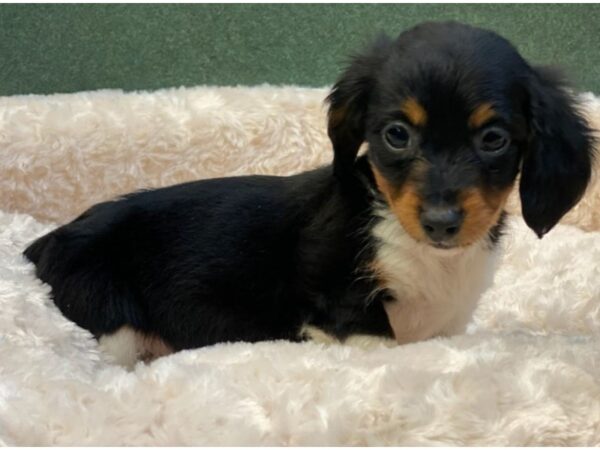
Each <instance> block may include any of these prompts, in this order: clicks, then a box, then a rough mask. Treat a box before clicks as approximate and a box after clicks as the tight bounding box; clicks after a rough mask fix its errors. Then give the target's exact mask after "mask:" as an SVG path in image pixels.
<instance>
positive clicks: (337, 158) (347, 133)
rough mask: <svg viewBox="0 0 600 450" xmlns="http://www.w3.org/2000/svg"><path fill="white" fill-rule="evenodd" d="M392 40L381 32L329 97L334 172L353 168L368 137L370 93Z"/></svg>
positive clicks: (342, 172)
mask: <svg viewBox="0 0 600 450" xmlns="http://www.w3.org/2000/svg"><path fill="white" fill-rule="evenodd" d="M391 42H392V41H391V40H390V38H389V37H387V36H386V35H381V36H379V38H378V39H377V40H376V41H375V43H374V44H373V45H372V46H371V47H370V48H369V49H368V50H367V51H365V52H363V53H362V54H359V55H357V56H354V57H353V58H352V60H351V62H350V65H349V66H348V68H347V69H346V70H345V72H344V73H343V74H342V76H341V77H340V78H339V79H338V81H337V82H336V83H335V85H334V86H333V89H332V90H331V93H330V94H329V96H328V97H327V101H328V102H329V114H328V125H327V132H328V134H329V139H330V140H331V143H332V144H333V152H334V156H333V169H334V173H335V174H336V175H337V176H338V177H340V178H343V177H346V176H347V175H348V174H349V173H351V172H352V167H353V165H354V160H355V159H356V155H357V154H358V149H359V148H360V146H361V144H362V143H363V141H364V140H365V121H366V115H367V107H368V103H369V96H370V95H371V92H372V90H373V87H374V85H375V79H376V76H377V72H378V70H379V68H380V67H381V65H382V64H383V62H384V61H385V58H386V57H387V54H388V51H389V49H390V48H391Z"/></svg>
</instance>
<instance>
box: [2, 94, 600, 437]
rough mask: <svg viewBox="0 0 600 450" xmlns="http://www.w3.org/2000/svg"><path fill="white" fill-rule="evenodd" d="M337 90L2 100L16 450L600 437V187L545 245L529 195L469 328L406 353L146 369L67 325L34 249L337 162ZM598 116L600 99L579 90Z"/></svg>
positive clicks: (221, 358) (238, 356) (187, 358)
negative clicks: (527, 216) (89, 215)
mask: <svg viewBox="0 0 600 450" xmlns="http://www.w3.org/2000/svg"><path fill="white" fill-rule="evenodd" d="M325 93H326V90H323V89H302V88H296V87H281V88H275V87H268V86H264V87H258V88H210V87H206V88H194V89H174V90H163V91H157V92H150V93H128V94H126V93H122V92H118V91H104V92H93V93H79V94H72V95H53V96H22V97H9V98H1V99H0V209H1V211H0V444H8V445H11V444H12V445H58V444H62V445H77V444H79V445H267V444H268V445H429V444H445V445H584V446H585V445H587V446H593V445H600V264H599V262H600V182H599V181H598V174H597V172H596V174H595V175H594V181H593V183H592V185H591V186H590V188H589V189H588V192H587V194H586V196H585V198H584V200H583V201H582V202H581V204H580V205H579V206H578V207H577V208H575V210H574V211H572V212H571V213H569V214H568V215H567V216H566V217H565V219H564V220H563V222H562V224H561V225H558V226H557V227H556V228H555V229H554V230H553V231H552V232H551V233H550V234H549V235H547V236H546V237H545V238H544V239H543V240H541V241H540V240H538V239H537V238H536V237H535V235H534V233H533V232H532V231H530V230H529V229H528V228H527V227H526V226H525V224H524V223H523V220H522V218H521V217H520V216H519V215H518V199H517V198H516V197H515V196H513V197H512V199H511V203H510V207H509V210H510V211H511V212H512V213H513V215H512V216H511V217H510V219H509V221H508V230H507V234H506V236H505V237H504V239H503V241H502V249H503V256H502V262H501V265H500V269H499V271H498V272H497V274H496V277H495V282H494V285H493V287H492V288H491V289H490V290H489V291H488V292H487V293H486V294H485V295H484V297H483V298H482V300H481V303H480V305H479V307H478V308H477V310H476V312H475V317H474V319H473V321H472V323H471V324H470V326H469V329H468V332H467V334H465V335H461V336H454V337H451V338H438V339H432V340H429V341H425V342H420V343H416V344H411V345H405V346H395V347H391V348H390V347H387V346H385V345H383V344H380V343H377V342H371V343H370V344H369V345H360V346H359V345H345V346H343V345H339V344H331V345H323V344H315V343H302V344H294V343H288V342H265V343H260V344H244V343H239V344H222V345H217V346H214V347H210V348H204V349H198V350H193V351H185V352H180V353H177V354H174V355H171V356H168V357H163V358H160V359H158V360H156V361H154V362H152V363H150V364H144V363H138V365H137V366H136V367H135V368H134V369H133V370H131V371H128V370H127V369H125V368H123V367H120V366H117V365H114V364H113V363H111V362H110V360H109V359H108V357H107V356H106V355H104V354H103V353H101V352H100V351H99V350H98V345H97V343H96V341H95V340H94V339H93V338H92V336H91V335H90V334H89V333H88V332H86V331H85V330H82V329H80V328H78V327H77V326H75V325H74V324H72V323H71V322H69V321H68V320H66V319H65V318H63V317H62V315H61V314H60V313H59V312H58V310H57V309H56V308H55V307H54V305H53V304H52V301H51V299H50V298H49V291H50V289H49V287H48V286H46V285H43V284H42V283H41V282H40V281H39V280H37V279H36V278H35V276H34V274H33V266H32V265H31V264H29V263H28V262H27V261H26V260H25V259H24V258H23V257H22V255H21V252H22V250H23V249H24V247H25V246H26V244H27V243H28V242H30V241H31V240H32V239H34V238H35V237H37V236H39V235H41V234H43V233H44V232H46V231H48V230H50V229H51V228H52V227H53V226H54V225H53V224H57V223H62V222H65V221H67V220H70V219H71V218H73V217H74V216H75V215H76V214H78V213H79V212H81V211H82V210H83V209H85V208H86V207H87V206H89V205H91V204H93V203H96V202H98V201H100V200H104V199H107V198H111V197H113V196H115V195H119V194H123V193H126V192H129V191H131V190H134V189H139V188H147V187H152V186H164V185H168V184H173V183H176V182H181V181H186V180H191V179H197V178H208V177H215V176H222V175H233V174H246V173H270V174H290V173H294V172H297V171H300V170H304V169H307V168H311V167H315V166H317V165H319V164H323V163H327V162H328V161H329V160H330V157H331V155H330V147H329V143H328V141H327V138H326V134H325V109H324V107H323V103H322V101H323V98H324V96H325ZM581 99H582V108H584V109H585V111H586V114H587V115H588V117H589V118H590V119H591V122H592V123H593V125H594V126H595V127H597V128H598V127H599V124H600V100H598V99H596V98H595V97H594V96H593V95H591V94H586V95H583V96H582V97H581Z"/></svg>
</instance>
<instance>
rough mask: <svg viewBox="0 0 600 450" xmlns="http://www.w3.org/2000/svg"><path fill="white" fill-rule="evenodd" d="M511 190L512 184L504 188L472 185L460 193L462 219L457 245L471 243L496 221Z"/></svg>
mask: <svg viewBox="0 0 600 450" xmlns="http://www.w3.org/2000/svg"><path fill="white" fill-rule="evenodd" d="M511 190H512V185H511V186H509V187H508V188H505V189H485V188H481V187H474V188H471V189H467V190H465V191H463V192H462V193H461V194H460V196H459V202H460V207H461V208H462V210H463V212H464V220H463V223H462V226H461V228H460V231H459V234H458V236H457V242H458V244H459V245H462V246H465V245H469V244H472V243H473V242H475V241H477V240H478V239H480V238H481V237H483V236H484V235H485V234H486V233H487V232H488V231H489V230H490V228H492V227H493V226H494V225H495V224H496V223H498V219H499V218H500V214H501V213H502V209H503V208H504V205H505V204H506V200H507V198H508V196H509V194H510V192H511Z"/></svg>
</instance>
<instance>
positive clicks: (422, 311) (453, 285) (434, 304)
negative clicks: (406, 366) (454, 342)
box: [373, 209, 498, 343]
mask: <svg viewBox="0 0 600 450" xmlns="http://www.w3.org/2000/svg"><path fill="white" fill-rule="evenodd" d="M377 214H378V215H379V216H380V217H381V218H382V219H383V220H381V221H380V222H379V223H378V224H377V225H375V227H374V228H373V235H374V236H375V237H376V238H377V240H378V241H379V242H378V244H377V251H376V257H375V264H376V267H377V270H378V272H379V274H380V276H381V281H382V282H383V283H384V285H385V287H386V288H387V289H388V290H389V291H390V292H391V293H392V294H393V296H394V297H395V300H394V301H391V302H388V303H386V304H385V309H386V312H387V315H388V319H389V321H390V325H391V327H392V329H393V331H394V335H395V337H396V340H397V341H398V342H399V343H408V342H414V341H418V340H423V339H427V338H430V337H433V336H438V335H446V336H447V335H452V334H456V333H461V332H463V331H464V330H465V327H466V325H467V323H468V322H469V321H470V319H471V316H472V313H473V310H474V309H475V306H476V305H477V301H478V300H479V298H480V296H481V294H482V292H483V291H484V290H485V289H486V288H487V287H488V286H489V285H490V284H491V282H492V279H493V274H494V269H495V267H496V261H497V259H498V258H497V255H496V253H497V252H496V251H494V250H492V249H491V246H490V242H489V240H488V238H486V239H484V240H482V241H480V242H477V243H475V244H472V245H470V246H469V247H466V248H461V249H456V250H454V249H452V250H440V249H436V248H433V247H431V246H429V245H427V244H423V243H420V242H417V241H415V240H414V239H412V238H411V237H410V236H409V235H408V234H407V233H406V231H404V228H402V226H401V225H400V223H399V222H398V219H397V218H396V217H395V216H394V215H393V214H392V213H391V212H390V211H389V210H386V209H380V210H378V211H377Z"/></svg>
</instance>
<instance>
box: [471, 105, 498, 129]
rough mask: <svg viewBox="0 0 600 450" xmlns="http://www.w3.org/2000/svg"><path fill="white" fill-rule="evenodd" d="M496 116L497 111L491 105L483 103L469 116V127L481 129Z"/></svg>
mask: <svg viewBox="0 0 600 450" xmlns="http://www.w3.org/2000/svg"><path fill="white" fill-rule="evenodd" d="M495 116H496V111H494V108H493V107H492V104H491V103H482V104H481V105H479V106H478V107H477V108H475V110H474V111H473V113H472V114H471V115H470V116H469V126H470V127H471V128H479V127H480V126H482V125H483V124H484V123H486V122H487V121H488V120H490V119H491V118H492V117H495Z"/></svg>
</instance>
